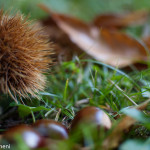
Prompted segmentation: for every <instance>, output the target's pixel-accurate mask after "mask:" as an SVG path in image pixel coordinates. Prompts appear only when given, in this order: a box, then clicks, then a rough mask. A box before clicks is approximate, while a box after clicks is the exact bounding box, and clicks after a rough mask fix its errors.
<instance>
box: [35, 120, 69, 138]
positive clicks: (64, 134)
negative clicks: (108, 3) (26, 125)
mask: <svg viewBox="0 0 150 150" xmlns="http://www.w3.org/2000/svg"><path fill="white" fill-rule="evenodd" d="M33 127H34V129H35V130H36V131H38V132H39V133H40V134H41V135H42V136H43V137H47V138H51V139H57V140H63V139H68V130H67V128H66V127H65V126H64V125H62V124H61V123H59V122H56V121H54V120H38V121H37V122H36V123H35V124H33Z"/></svg>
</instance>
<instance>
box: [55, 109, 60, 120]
mask: <svg viewBox="0 0 150 150" xmlns="http://www.w3.org/2000/svg"><path fill="white" fill-rule="evenodd" d="M60 113H61V108H60V109H59V110H58V113H57V114H56V117H55V121H58V118H59V116H60Z"/></svg>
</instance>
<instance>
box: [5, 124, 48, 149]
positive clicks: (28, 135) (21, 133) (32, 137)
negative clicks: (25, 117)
mask: <svg viewBox="0 0 150 150" xmlns="http://www.w3.org/2000/svg"><path fill="white" fill-rule="evenodd" d="M17 137H19V138H22V140H23V142H24V143H25V144H26V145H27V146H28V147H30V148H40V147H45V146H46V141H45V139H44V138H43V137H42V136H41V135H40V134H39V133H38V132H36V131H35V130H34V129H32V128H31V127H29V126H27V125H18V126H16V127H13V128H10V129H9V130H8V131H6V133H5V134H4V136H3V139H4V140H6V141H8V142H9V143H10V144H13V145H14V146H15V144H17V142H18V141H17V139H18V138H17Z"/></svg>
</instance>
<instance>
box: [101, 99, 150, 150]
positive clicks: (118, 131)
mask: <svg viewBox="0 0 150 150" xmlns="http://www.w3.org/2000/svg"><path fill="white" fill-rule="evenodd" d="M149 102H150V99H148V100H147V101H145V102H143V103H142V104H140V105H139V106H136V107H135V108H136V109H138V110H144V109H145V108H146V107H147V105H148V104H149ZM135 122H136V120H135V119H133V118H131V117H129V116H125V117H124V118H123V119H122V120H121V121H120V122H119V124H118V125H117V126H116V127H115V128H114V129H113V131H112V133H111V134H110V136H108V137H107V138H106V140H105V141H104V143H103V148H104V149H106V150H107V149H112V148H116V147H117V146H118V144H119V142H120V141H121V138H122V136H123V134H124V130H125V129H129V127H131V126H132V125H133V124H134V123H135Z"/></svg>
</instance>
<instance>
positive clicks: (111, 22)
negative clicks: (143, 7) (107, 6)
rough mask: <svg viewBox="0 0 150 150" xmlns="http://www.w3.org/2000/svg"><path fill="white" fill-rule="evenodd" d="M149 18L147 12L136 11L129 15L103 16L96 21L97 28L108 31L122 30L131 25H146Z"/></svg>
mask: <svg viewBox="0 0 150 150" xmlns="http://www.w3.org/2000/svg"><path fill="white" fill-rule="evenodd" d="M147 18H148V12H147V11H136V12H133V13H129V14H122V15H121V14H102V15H100V16H97V17H96V18H95V20H94V22H93V23H94V25H95V26H97V27H100V28H101V27H105V28H108V29H112V28H113V29H114V28H122V27H126V26H130V25H139V24H143V23H145V21H146V20H147Z"/></svg>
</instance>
